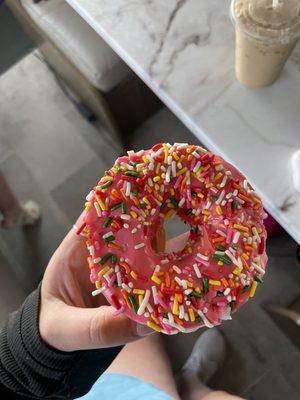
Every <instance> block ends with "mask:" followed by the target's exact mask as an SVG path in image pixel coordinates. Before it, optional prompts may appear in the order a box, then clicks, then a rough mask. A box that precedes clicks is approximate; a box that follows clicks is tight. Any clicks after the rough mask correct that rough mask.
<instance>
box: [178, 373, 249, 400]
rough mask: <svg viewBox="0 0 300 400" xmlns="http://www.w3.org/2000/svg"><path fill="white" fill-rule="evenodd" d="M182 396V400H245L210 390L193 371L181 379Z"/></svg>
mask: <svg viewBox="0 0 300 400" xmlns="http://www.w3.org/2000/svg"><path fill="white" fill-rule="evenodd" d="M180 395H181V399H182V400H243V399H242V398H241V397H237V396H232V395H231V394H229V393H226V392H223V391H219V390H217V391H214V390H212V389H210V388H209V387H208V386H206V384H205V383H204V382H202V381H201V380H200V379H199V376H198V374H197V373H196V372H193V371H188V372H186V373H185V374H184V376H182V377H181V381H180Z"/></svg>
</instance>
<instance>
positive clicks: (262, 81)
mask: <svg viewBox="0 0 300 400" xmlns="http://www.w3.org/2000/svg"><path fill="white" fill-rule="evenodd" d="M231 16H232V19H233V21H234V24H235V28H236V55H235V72H236V77H237V79H238V80H239V81H240V82H241V83H242V84H243V85H245V86H248V87H250V88H259V87H263V86H267V85H270V84H272V83H273V82H274V81H275V80H276V79H277V77H278V76H279V74H280V72H281V70H282V68H283V66H284V64H285V62H286V60H287V59H288V57H289V55H290V54H291V52H292V50H293V49H294V47H295V45H296V43H297V41H298V39H299V36H300V0H232V3H231Z"/></svg>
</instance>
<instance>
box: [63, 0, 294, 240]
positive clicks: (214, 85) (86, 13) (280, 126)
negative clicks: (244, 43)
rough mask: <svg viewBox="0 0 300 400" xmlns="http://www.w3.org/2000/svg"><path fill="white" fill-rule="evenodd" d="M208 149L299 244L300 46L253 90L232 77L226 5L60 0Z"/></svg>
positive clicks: (180, 0)
mask: <svg viewBox="0 0 300 400" xmlns="http://www.w3.org/2000/svg"><path fill="white" fill-rule="evenodd" d="M67 1H68V3H69V4H70V5H71V6H72V7H73V8H74V9H75V10H76V11H77V12H78V13H79V14H80V15H81V16H82V17H83V18H84V19H85V20H86V21H87V22H88V23H89V24H90V25H91V26H92V27H93V28H94V29H95V30H96V31H97V32H98V33H99V35H101V36H102V38H103V39H104V40H105V41H106V42H107V43H108V44H109V45H110V46H111V47H112V48H113V49H114V50H115V51H116V52H117V53H118V54H119V55H120V57H121V58H123V59H124V61H125V62H127V63H128V65H129V66H130V67H131V68H132V69H133V70H134V71H135V72H136V73H137V74H138V75H139V76H140V77H141V78H142V79H143V80H144V81H145V82H146V83H147V84H148V85H149V86H150V87H151V88H152V90H153V91H154V92H155V93H156V94H157V95H158V96H159V97H160V98H161V99H162V101H163V102H164V103H165V104H166V105H167V106H168V107H169V108H170V109H171V110H172V111H173V112H174V113H175V114H176V115H177V117H178V118H179V119H181V121H182V122H183V123H184V124H185V125H186V126H187V127H188V128H189V129H190V130H191V131H192V132H193V133H194V135H195V136H197V138H198V139H199V140H200V141H202V143H203V144H204V145H205V146H207V147H208V148H209V149H210V150H212V151H214V152H217V153H219V154H220V155H222V156H223V157H224V158H226V159H227V160H229V161H231V162H232V163H233V164H235V165H236V166H237V167H238V168H240V169H241V170H242V171H243V172H244V173H245V174H246V176H247V177H248V179H249V180H250V181H251V182H252V184H253V186H254V187H255V188H256V190H257V191H258V192H259V194H260V195H261V196H262V198H263V200H264V203H265V206H266V208H267V209H268V210H269V211H270V212H271V213H272V214H273V216H274V217H275V218H276V219H277V220H278V221H279V222H280V223H281V224H282V225H283V226H284V227H285V229H286V230H287V231H288V232H289V233H290V234H291V235H292V236H293V237H294V238H295V240H297V241H298V243H300V193H298V192H296V191H295V189H294V188H293V185H292V175H291V167H290V159H291V156H292V154H293V153H294V152H295V151H296V150H298V149H300V114H299V104H300V90H299V85H300V45H298V46H297V47H296V49H295V50H294V52H293V54H292V56H291V58H290V60H289V61H288V63H287V65H286V68H285V70H284V72H283V74H282V75H281V77H280V79H279V80H278V81H277V82H276V83H275V84H274V85H272V86H271V87H268V88H265V89H262V90H258V91H253V90H249V89H246V88H244V87H242V86H241V85H240V84H239V83H238V82H237V81H236V79H235V76H234V29H233V26H232V23H231V21H230V17H229V12H228V10H229V4H230V0H223V1H220V0H209V1H207V0H168V1H166V2H162V1H159V0H140V1H137V0H114V1H113V2H112V1H111V0H67Z"/></svg>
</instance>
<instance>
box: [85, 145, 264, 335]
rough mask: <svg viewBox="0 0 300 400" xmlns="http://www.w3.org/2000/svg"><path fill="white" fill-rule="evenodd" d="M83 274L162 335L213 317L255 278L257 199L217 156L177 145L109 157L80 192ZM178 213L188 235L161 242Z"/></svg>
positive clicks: (260, 232)
mask: <svg viewBox="0 0 300 400" xmlns="http://www.w3.org/2000/svg"><path fill="white" fill-rule="evenodd" d="M85 210H86V215H85V222H84V223H83V224H82V226H80V227H79V228H78V229H77V233H78V234H81V235H84V236H86V243H87V248H88V250H89V253H90V256H89V258H88V265H89V269H90V279H91V281H92V282H93V283H94V284H95V286H96V289H95V290H94V291H93V293H92V294H93V295H94V296H96V295H98V294H100V293H103V294H104V295H105V296H106V297H107V298H108V300H109V301H110V303H111V304H112V305H113V306H114V307H115V308H116V309H117V310H118V311H117V312H116V313H121V312H124V313H126V314H127V315H128V316H129V317H130V318H133V319H135V320H136V321H138V322H141V323H144V324H147V325H148V326H149V327H150V328H152V329H154V330H156V331H158V332H163V333H166V334H173V333H176V332H190V331H193V330H195V329H196V328H198V327H199V326H203V325H206V326H207V327H212V326H214V325H217V324H220V323H221V321H222V320H223V319H225V318H228V315H230V314H231V313H232V312H235V311H236V310H237V309H238V308H239V307H240V306H241V305H242V304H243V303H245V302H246V301H247V299H248V298H249V297H253V296H254V293H255V291H256V289H257V287H258V285H259V284H260V283H261V282H262V279H263V276H264V273H265V267H266V262H267V257H266V253H265V242H266V232H265V229H264V226H263V218H264V217H265V213H264V211H263V206H262V202H261V200H260V199H259V197H258V195H257V194H256V193H255V192H254V190H253V189H252V187H251V186H250V184H249V183H248V182H247V181H246V180H245V178H244V176H243V175H242V174H241V173H240V172H238V171H237V170H236V169H235V168H234V167H233V166H232V165H230V164H229V163H227V162H225V161H224V160H223V159H222V158H220V157H218V156H216V155H214V154H212V153H209V152H208V151H206V150H205V149H203V148H201V147H199V146H195V145H188V144H187V143H175V144H173V145H171V144H169V143H163V144H162V143H160V144H157V145H155V146H154V147H153V148H152V149H151V150H146V151H144V150H141V151H139V152H133V151H129V152H128V156H123V157H119V158H118V159H117V160H116V162H115V164H114V166H113V167H112V168H111V169H110V170H109V171H107V172H106V173H105V175H104V176H103V177H102V178H101V180H100V181H99V182H98V184H97V185H96V186H95V187H94V188H93V190H92V191H91V192H90V193H89V194H88V196H87V202H86V203H85ZM176 214H177V215H178V216H179V218H181V220H183V221H184V222H185V223H186V224H187V227H189V228H190V234H189V237H188V240H187V243H186V246H185V247H184V249H183V250H182V251H179V252H170V253H167V252H165V250H164V247H165V243H164V231H163V225H164V223H166V221H168V220H169V219H170V218H172V217H173V216H174V215H176Z"/></svg>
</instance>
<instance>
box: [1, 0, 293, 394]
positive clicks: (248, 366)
mask: <svg viewBox="0 0 300 400" xmlns="http://www.w3.org/2000/svg"><path fill="white" fill-rule="evenodd" d="M54 5H55V7H54ZM55 10H56V11H55ZM68 40H69V41H70V42H68ZM185 79H187V77H186V78H185ZM297 90H299V88H298V89H297ZM298 106H299V104H298ZM298 133H299V132H298ZM163 141H167V142H170V143H172V142H189V143H194V144H201V143H200V141H199V140H198V139H197V138H196V136H195V135H194V134H192V133H191V132H190V131H189V129H188V128H187V127H186V126H185V125H183V123H182V122H180V121H179V119H178V118H177V117H176V116H175V115H174V114H173V113H172V112H171V111H170V110H169V109H168V108H166V107H165V106H164V104H163V103H162V102H161V101H160V100H159V99H158V98H157V97H156V95H155V94H154V93H153V92H152V91H151V90H150V89H149V88H148V87H147V86H146V85H145V84H144V83H143V82H142V81H141V80H140V79H139V78H138V77H137V76H136V75H135V73H134V72H133V71H132V70H131V69H130V68H129V67H128V66H127V65H126V64H125V63H124V61H122V60H121V59H120V58H119V57H118V56H117V55H116V54H115V53H114V52H113V50H112V49H110V48H109V47H108V46H107V45H106V44H105V43H104V42H103V40H102V39H100V37H99V36H98V35H97V34H96V33H95V32H94V31H93V30H92V29H91V28H90V27H89V26H87V24H86V22H85V21H83V19H80V16H79V15H78V14H76V13H75V12H74V10H73V9H71V7H70V6H69V5H68V4H67V3H65V2H64V1H54V0H53V1H52V0H48V1H41V2H37V3H36V2H33V1H29V0H28V1H27V0H24V1H14V0H8V1H7V2H6V3H5V2H3V1H1V0H0V171H2V172H3V174H4V176H5V177H6V179H7V181H8V183H9V185H10V186H11V188H12V191H13V192H14V194H15V195H16V197H17V198H18V199H19V201H20V202H21V203H22V202H25V201H27V200H29V199H34V200H35V201H37V202H38V203H39V204H40V207H41V211H42V218H41V220H40V222H39V223H38V224H37V225H36V226H34V227H30V228H23V227H20V226H16V227H12V228H10V229H4V228H3V229H1V228H0V325H1V324H3V322H4V321H5V319H6V317H7V315H8V313H9V312H11V311H13V310H15V309H16V308H17V307H19V305H20V304H21V303H22V302H23V300H24V298H25V297H26V296H27V295H28V293H30V292H31V291H32V290H33V289H34V288H35V287H36V285H37V284H38V282H39V281H40V279H41V277H42V275H43V271H44V269H45V267H46V266H47V263H48V261H49V258H50V257H51V254H52V253H53V251H54V250H55V248H56V247H57V246H58V244H59V243H60V241H61V240H62V238H63V237H64V236H65V234H66V233H67V232H68V230H69V229H70V228H71V227H72V224H73V223H74V221H75V219H76V217H77V216H78V215H79V213H80V212H81V210H82V206H83V203H84V198H85V195H86V194H87V193H88V191H89V190H90V188H91V187H92V186H93V185H94V184H95V182H96V181H97V179H98V178H99V177H100V176H101V175H102V174H103V172H104V171H105V170H106V169H108V168H109V167H110V166H111V165H112V163H113V162H114V160H115V159H116V157H118V156H119V155H120V154H122V153H123V152H124V150H125V149H134V150H139V149H141V148H149V147H151V146H152V145H154V144H155V143H157V142H163ZM0 196H1V193H0ZM285 207H289V203H287V204H285ZM272 223H273V229H272V232H271V236H270V239H269V241H268V255H269V263H268V266H269V268H268V272H267V275H266V281H265V283H264V285H263V286H262V287H261V288H260V289H259V290H258V292H257V295H256V297H255V298H254V299H253V300H252V301H251V302H249V303H248V305H247V306H246V307H245V308H244V309H243V310H241V311H240V312H239V313H238V314H237V315H236V316H235V318H234V319H233V321H226V322H225V323H224V324H223V325H222V327H221V329H222V331H223V332H224V334H225V337H226V341H227V344H228V357H227V359H226V365H225V368H224V370H223V371H222V373H220V374H218V376H216V377H215V378H214V380H213V382H211V384H212V386H213V387H215V388H222V389H227V390H228V391H230V392H233V393H235V394H238V395H241V396H245V397H247V398H249V399H264V400H265V399H273V400H275V399H282V398H283V396H285V398H286V399H288V400H294V399H295V400H296V399H299V398H300V383H299V382H300V379H299V371H300V340H299V338H300V335H299V324H300V316H299V315H300V314H299V312H300V301H299V295H300V266H299V260H298V259H297V251H298V245H297V243H296V242H295V241H294V239H293V238H292V237H291V236H290V235H289V234H288V233H286V232H285V230H284V229H282V228H281V227H279V226H278V225H276V224H275V222H274V221H273V222H272ZM168 229H169V235H171V236H172V235H175V234H176V233H179V232H180V229H182V226H181V225H180V224H179V223H178V221H177V222H176V221H175V222H174V223H173V224H171V225H170V226H169V228H168ZM197 334H198V333H197ZM197 334H191V335H188V336H184V335H178V336H176V337H172V338H167V339H166V346H167V348H168V349H169V352H170V354H171V357H172V360H173V365H174V370H177V369H178V368H179V366H180V365H181V363H182V361H183V359H184V357H185V356H186V355H187V354H188V353H189V351H190V349H191V347H192V345H193V341H194V340H195V338H196V336H197ZM174 342H175V344H176V346H174ZM174 348H176V351H174Z"/></svg>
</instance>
